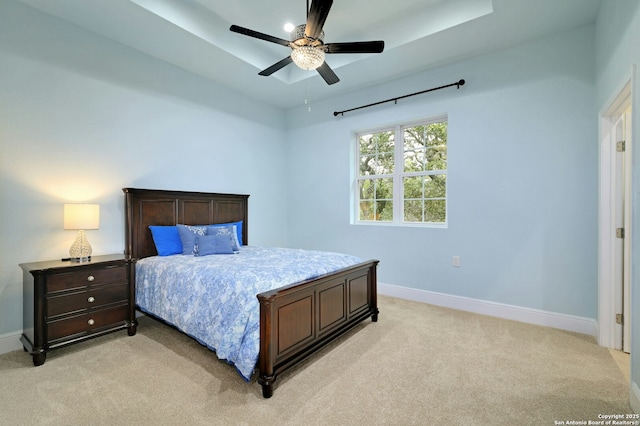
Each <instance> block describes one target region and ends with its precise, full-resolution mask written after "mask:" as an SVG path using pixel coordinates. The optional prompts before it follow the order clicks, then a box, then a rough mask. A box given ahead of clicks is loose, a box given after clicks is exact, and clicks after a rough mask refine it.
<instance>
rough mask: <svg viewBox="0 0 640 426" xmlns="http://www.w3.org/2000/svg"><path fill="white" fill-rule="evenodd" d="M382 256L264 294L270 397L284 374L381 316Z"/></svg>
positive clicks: (265, 381)
mask: <svg viewBox="0 0 640 426" xmlns="http://www.w3.org/2000/svg"><path fill="white" fill-rule="evenodd" d="M377 265H378V261H377V260H371V261H368V262H364V263H361V264H359V265H356V266H353V267H350V268H345V269H343V270H340V271H338V272H335V273H332V274H328V275H323V276H321V277H318V278H315V279H313V280H308V281H304V282H301V283H297V284H294V285H291V286H288V287H283V288H279V289H276V290H272V291H269V292H266V293H261V294H259V295H258V300H259V301H260V358H259V361H258V367H259V368H260V376H259V378H258V382H259V383H260V384H261V385H262V395H263V396H264V397H265V398H270V397H271V396H272V395H273V385H274V382H275V381H276V377H277V376H278V374H280V373H281V372H283V371H285V370H286V369H288V368H290V367H292V366H293V365H295V364H297V363H299V362H300V361H302V360H303V359H305V358H308V357H309V356H311V355H312V354H313V353H315V352H317V351H318V350H320V349H321V348H322V347H323V346H325V345H326V344H328V343H329V342H331V341H332V340H334V339H336V338H337V337H339V336H341V335H342V334H344V333H346V332H347V331H349V330H350V329H352V328H353V327H355V326H356V325H357V324H359V323H360V322H362V321H364V320H365V319H367V318H369V317H371V319H372V320H373V321H377V320H378V304H377V288H376V282H377V280H376V268H377Z"/></svg>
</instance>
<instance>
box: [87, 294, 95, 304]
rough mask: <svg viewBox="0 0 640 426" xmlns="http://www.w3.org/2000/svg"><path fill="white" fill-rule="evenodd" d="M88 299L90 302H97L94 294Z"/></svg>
mask: <svg viewBox="0 0 640 426" xmlns="http://www.w3.org/2000/svg"><path fill="white" fill-rule="evenodd" d="M87 301H88V302H89V303H93V302H95V301H96V299H95V298H94V297H93V296H89V298H88V299H87Z"/></svg>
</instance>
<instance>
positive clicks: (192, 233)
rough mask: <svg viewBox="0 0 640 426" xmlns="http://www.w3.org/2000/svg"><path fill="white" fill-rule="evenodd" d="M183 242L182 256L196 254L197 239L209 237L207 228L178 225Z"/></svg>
mask: <svg viewBox="0 0 640 426" xmlns="http://www.w3.org/2000/svg"><path fill="white" fill-rule="evenodd" d="M176 227H177V228H178V234H180V240H181V241H182V254H196V252H195V249H196V237H202V236H204V235H207V227H206V226H190V225H176Z"/></svg>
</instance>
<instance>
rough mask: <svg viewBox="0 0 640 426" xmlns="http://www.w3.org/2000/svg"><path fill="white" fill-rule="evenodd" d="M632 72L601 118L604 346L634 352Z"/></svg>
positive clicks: (600, 317)
mask: <svg viewBox="0 0 640 426" xmlns="http://www.w3.org/2000/svg"><path fill="white" fill-rule="evenodd" d="M634 75H635V69H632V70H631V72H630V74H629V76H628V78H627V79H626V81H625V83H624V84H623V85H622V86H621V88H620V90H618V91H617V92H616V93H615V94H614V96H613V97H612V98H611V101H610V102H609V103H608V104H607V107H606V108H605V109H604V110H603V112H602V113H601V115H600V194H599V198H600V199H599V205H600V207H599V210H600V211H599V236H598V239H599V241H598V246H599V276H598V293H599V294H598V323H599V326H600V330H599V344H600V345H602V346H605V347H608V348H610V349H616V350H622V351H624V352H626V353H629V352H630V350H631V340H630V339H631V333H630V328H631V327H630V325H631V324H630V319H631V316H630V311H631V309H630V307H631V304H630V287H631V235H632V233H631V194H632V192H631V182H632V180H631V174H632V161H631V160H632V154H631V148H632V146H633V144H632V138H633V135H632V133H631V132H632V126H631V121H632V120H631V117H632V94H633V90H632V89H633V86H634V84H633V83H634V81H633V78H632V77H633V76H634Z"/></svg>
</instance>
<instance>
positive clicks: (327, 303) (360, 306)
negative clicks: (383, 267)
mask: <svg viewBox="0 0 640 426" xmlns="http://www.w3.org/2000/svg"><path fill="white" fill-rule="evenodd" d="M123 191H124V194H125V243H126V247H125V255H126V256H127V257H128V258H131V259H132V260H133V262H134V263H136V268H135V269H136V274H137V273H138V272H137V271H138V269H139V268H143V266H144V265H146V264H149V263H153V262H155V261H156V259H157V258H159V257H160V256H157V250H156V246H155V243H154V241H153V237H152V234H151V231H150V229H149V226H172V225H177V224H186V225H202V224H212V225H213V224H227V223H242V226H241V227H240V228H238V229H240V231H239V233H240V240H241V241H242V249H241V250H240V254H241V255H243V256H244V255H245V254H246V256H247V258H248V259H251V258H252V257H251V256H253V259H254V260H253V261H252V260H249V262H252V263H259V262H258V261H257V259H267V257H266V254H265V253H264V252H260V250H262V249H263V248H260V247H253V246H250V245H249V244H248V241H249V239H248V229H249V220H248V219H249V218H248V199H249V196H248V195H239V194H217V193H205V192H187V191H169V190H153V189H137V188H124V189H123ZM285 250H286V249H285ZM318 253H320V252H318ZM229 256H233V258H231V257H229V258H226V259H233V261H234V262H235V261H236V260H237V259H240V256H238V255H235V254H232V255H229ZM236 256H238V257H236ZM210 257H211V258H214V257H216V256H210ZM185 259H186V257H185ZM188 260H189V262H194V263H199V262H200V260H198V259H193V260H192V259H188ZM173 261H174V262H175V261H176V259H173ZM138 264H139V265H138ZM337 265H338V264H337ZM377 265H378V261H377V260H368V261H364V262H363V261H360V260H358V262H357V263H352V264H349V265H348V266H338V267H337V268H338V269H337V270H331V271H327V272H324V273H322V274H321V275H319V276H315V277H313V278H309V279H304V280H301V281H297V282H286V283H283V285H282V286H279V287H277V288H273V289H268V290H265V291H261V292H259V293H258V294H251V298H253V297H254V296H255V298H256V299H257V301H258V304H257V306H256V307H257V309H258V312H254V313H253V314H254V315H255V317H256V318H257V320H258V323H257V324H256V333H257V334H258V335H259V338H258V339H256V340H257V341H258V343H257V345H259V347H258V351H259V354H258V359H257V363H256V366H257V369H258V379H257V381H258V383H259V384H260V385H261V386H262V395H263V397H264V398H270V397H271V396H272V395H273V390H274V384H275V381H276V378H277V377H278V375H279V374H281V373H282V372H284V371H286V370H287V369H289V368H291V367H293V366H295V365H297V364H299V363H300V362H301V361H303V360H304V359H307V358H308V357H310V356H311V355H313V354H314V353H316V352H317V351H318V350H320V349H321V348H322V347H324V346H325V345H327V344H328V343H330V342H332V341H333V340H335V339H336V338H337V337H339V336H341V335H343V334H344V333H346V332H347V331H349V330H351V329H353V328H354V327H355V326H356V325H358V324H360V323H361V322H362V321H364V320H366V319H368V318H371V320H372V321H374V322H375V321H377V320H378V314H379V311H378V307H377V288H376V268H377ZM250 267H251V265H248V266H247V267H246V268H250ZM166 269H171V267H168V268H166ZM329 269H330V268H329ZM141 271H145V270H144V269H141ZM144 273H146V272H144ZM137 280H138V279H137V278H135V281H137ZM146 281H147V280H146V278H145V279H144V283H145V285H146ZM141 285H142V278H141ZM256 288H259V287H256ZM136 303H137V301H136ZM203 305H205V304H203ZM204 309H206V308H204ZM142 310H143V311H146V312H147V313H149V314H151V315H153V316H157V317H158V318H159V319H161V320H163V321H166V322H167V323H169V324H171V325H175V324H174V321H173V320H172V319H171V318H170V319H169V320H167V319H166V318H162V315H155V314H154V312H149V311H148V310H145V309H142ZM177 328H178V329H181V328H182V327H177ZM187 334H189V333H187ZM190 335H191V334H190ZM192 337H196V339H197V340H199V339H198V338H197V336H192ZM201 343H203V344H205V343H204V342H202V341H201ZM207 346H209V345H207ZM236 368H237V369H238V367H236ZM239 372H240V371H239ZM241 375H242V376H243V377H244V378H245V379H247V377H246V373H245V374H242V373H241Z"/></svg>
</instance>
